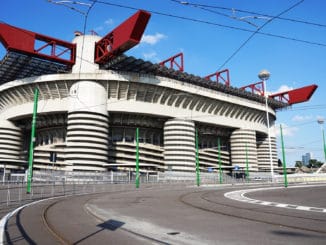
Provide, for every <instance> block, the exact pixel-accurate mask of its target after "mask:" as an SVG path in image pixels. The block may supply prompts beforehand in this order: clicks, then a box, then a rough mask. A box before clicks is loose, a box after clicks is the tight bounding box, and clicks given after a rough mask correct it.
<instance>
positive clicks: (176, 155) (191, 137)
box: [164, 118, 196, 172]
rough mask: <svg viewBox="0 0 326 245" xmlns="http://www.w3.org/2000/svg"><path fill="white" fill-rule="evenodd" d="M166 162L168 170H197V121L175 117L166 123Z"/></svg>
mask: <svg viewBox="0 0 326 245" xmlns="http://www.w3.org/2000/svg"><path fill="white" fill-rule="evenodd" d="M164 163H165V166H166V167H167V170H168V171H169V170H171V171H184V172H194V171H195V169H196V152H195V123H194V122H193V121H189V120H184V119H177V118H175V119H171V120H168V121H167V122H166V123H165V124H164Z"/></svg>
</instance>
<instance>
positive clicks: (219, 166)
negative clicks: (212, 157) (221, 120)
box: [217, 137, 223, 184]
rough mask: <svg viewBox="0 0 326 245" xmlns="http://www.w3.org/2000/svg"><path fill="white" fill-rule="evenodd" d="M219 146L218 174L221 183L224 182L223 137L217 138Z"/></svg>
mask: <svg viewBox="0 0 326 245" xmlns="http://www.w3.org/2000/svg"><path fill="white" fill-rule="evenodd" d="M217 148H218V174H219V179H220V184H222V183H223V177H222V166H221V165H222V163H221V139H220V137H218V138H217Z"/></svg>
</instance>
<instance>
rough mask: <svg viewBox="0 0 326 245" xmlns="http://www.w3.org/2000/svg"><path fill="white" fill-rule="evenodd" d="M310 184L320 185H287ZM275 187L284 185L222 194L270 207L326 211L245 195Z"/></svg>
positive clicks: (325, 210)
mask: <svg viewBox="0 0 326 245" xmlns="http://www.w3.org/2000/svg"><path fill="white" fill-rule="evenodd" d="M312 186H320V185H309V186H291V187H288V188H299V187H300V188H301V187H312ZM323 186H324V185H323ZM276 189H284V187H267V188H257V189H246V190H238V191H231V192H227V193H225V194H224V196H225V197H226V198H229V199H232V200H236V201H239V202H246V203H252V204H258V205H264V206H271V207H277V208H287V209H296V210H302V211H309V212H318V213H326V208H318V207H308V206H299V205H295V204H287V203H277V202H268V201H263V200H256V199H252V198H248V197H246V196H245V195H246V194H247V193H250V192H256V191H266V190H276Z"/></svg>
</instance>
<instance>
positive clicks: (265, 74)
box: [258, 70, 274, 182]
mask: <svg viewBox="0 0 326 245" xmlns="http://www.w3.org/2000/svg"><path fill="white" fill-rule="evenodd" d="M270 75H271V74H270V72H269V71H267V70H262V71H261V72H259V74H258V78H259V79H261V80H262V81H263V86H264V96H265V107H266V120H267V135H268V148H269V161H270V165H271V177H272V182H273V177H274V167H273V156H272V144H271V134H270V127H269V115H268V95H267V89H266V81H267V80H268V79H269V77H270Z"/></svg>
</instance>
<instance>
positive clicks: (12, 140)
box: [0, 120, 23, 168]
mask: <svg viewBox="0 0 326 245" xmlns="http://www.w3.org/2000/svg"><path fill="white" fill-rule="evenodd" d="M22 142H23V139H22V130H21V129H20V128H18V127H16V126H15V125H14V124H13V123H12V122H10V121H7V120H0V159H1V161H0V164H2V161H6V160H9V161H10V160H17V161H19V160H20V156H21V152H22ZM9 161H8V162H9ZM14 165H16V164H14V163H13V166H14ZM10 166H11V165H7V168H10ZM13 166H12V167H13ZM15 168H16V167H15Z"/></svg>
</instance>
